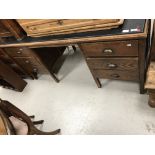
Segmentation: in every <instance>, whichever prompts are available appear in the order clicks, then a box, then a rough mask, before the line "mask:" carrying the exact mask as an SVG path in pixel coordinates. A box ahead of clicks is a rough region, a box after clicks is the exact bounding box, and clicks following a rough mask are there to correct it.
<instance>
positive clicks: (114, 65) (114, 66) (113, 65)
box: [108, 64, 117, 68]
mask: <svg viewBox="0 0 155 155" xmlns="http://www.w3.org/2000/svg"><path fill="white" fill-rule="evenodd" d="M108 67H109V68H116V67H117V65H116V64H108Z"/></svg>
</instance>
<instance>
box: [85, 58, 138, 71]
mask: <svg viewBox="0 0 155 155" xmlns="http://www.w3.org/2000/svg"><path fill="white" fill-rule="evenodd" d="M87 62H88V65H89V67H90V68H93V69H113V70H136V71H138V58H133V57H131V58H87Z"/></svg>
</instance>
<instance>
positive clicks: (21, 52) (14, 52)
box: [5, 47, 33, 57]
mask: <svg viewBox="0 0 155 155" xmlns="http://www.w3.org/2000/svg"><path fill="white" fill-rule="evenodd" d="M5 51H6V53H7V54H9V55H10V56H12V57H22V56H23V57H31V56H32V52H33V51H32V50H31V49H29V48H24V47H21V48H5Z"/></svg>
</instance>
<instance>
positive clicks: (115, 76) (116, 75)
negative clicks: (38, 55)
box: [110, 74, 120, 78]
mask: <svg viewBox="0 0 155 155" xmlns="http://www.w3.org/2000/svg"><path fill="white" fill-rule="evenodd" d="M110 76H111V77H113V78H119V77H120V76H119V75H118V74H112V75H110Z"/></svg>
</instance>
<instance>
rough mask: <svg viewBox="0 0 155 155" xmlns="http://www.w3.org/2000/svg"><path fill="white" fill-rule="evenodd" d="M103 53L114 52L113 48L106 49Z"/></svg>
mask: <svg viewBox="0 0 155 155" xmlns="http://www.w3.org/2000/svg"><path fill="white" fill-rule="evenodd" d="M103 53H113V51H112V49H104V50H103Z"/></svg>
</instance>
